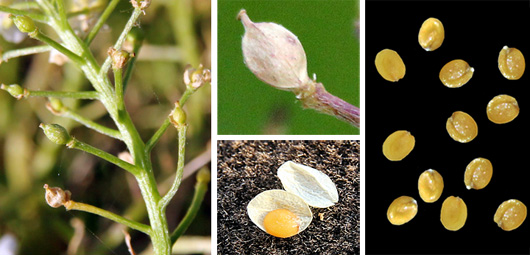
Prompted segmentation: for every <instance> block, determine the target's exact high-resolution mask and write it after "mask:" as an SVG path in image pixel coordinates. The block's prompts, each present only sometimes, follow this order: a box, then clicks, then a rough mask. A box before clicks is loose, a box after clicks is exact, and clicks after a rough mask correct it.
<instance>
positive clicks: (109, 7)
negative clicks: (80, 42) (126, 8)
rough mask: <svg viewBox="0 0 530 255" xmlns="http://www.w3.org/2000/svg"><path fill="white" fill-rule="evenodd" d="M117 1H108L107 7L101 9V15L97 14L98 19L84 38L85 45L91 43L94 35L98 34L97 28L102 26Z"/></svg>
mask: <svg viewBox="0 0 530 255" xmlns="http://www.w3.org/2000/svg"><path fill="white" fill-rule="evenodd" d="M119 2H120V0H112V1H110V3H109V5H107V8H105V11H103V13H102V14H101V16H99V19H98V21H97V22H96V24H95V25H94V27H93V28H92V30H90V32H89V33H88V36H87V37H86V39H85V44H86V45H90V43H92V40H94V38H96V35H97V34H98V32H99V30H100V29H101V27H103V25H104V24H105V22H106V21H107V19H108V18H109V16H110V14H111V13H112V12H113V11H114V9H115V8H116V6H117V5H118V3H119Z"/></svg>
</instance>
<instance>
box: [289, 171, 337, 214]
mask: <svg viewBox="0 0 530 255" xmlns="http://www.w3.org/2000/svg"><path fill="white" fill-rule="evenodd" d="M278 177H279V178H280V180H281V182H282V185H283V188H284V189H285V190H286V191H288V192H290V193H293V194H295V195H297V196H299V197H301V198H302V199H303V200H304V201H305V202H306V203H307V204H309V205H310V206H312V207H317V208H326V207H329V206H332V205H334V204H335V203H337V202H338V201H339V193H338V191H337V187H336V186H335V184H334V183H333V181H332V180H331V179H330V178H329V176H327V175H326V174H324V173H323V172H321V171H319V170H317V169H314V168H312V167H308V166H305V165H302V164H298V163H295V162H293V161H287V162H285V163H284V164H283V165H281V166H280V168H278Z"/></svg>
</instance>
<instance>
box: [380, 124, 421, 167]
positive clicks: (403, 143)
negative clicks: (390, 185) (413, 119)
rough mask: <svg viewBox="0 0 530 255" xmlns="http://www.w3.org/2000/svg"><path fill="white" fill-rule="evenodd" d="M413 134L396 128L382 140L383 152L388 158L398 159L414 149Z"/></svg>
mask: <svg viewBox="0 0 530 255" xmlns="http://www.w3.org/2000/svg"><path fill="white" fill-rule="evenodd" d="M415 143H416V141H415V139H414V136H412V135H411V134H410V132H409V131H406V130H398V131H396V132H394V133H392V134H390V135H389V136H388V137H387V138H386V140H385V141H384V142H383V154H384V155H385V157H386V158H387V159H388V160H391V161H400V160H402V159H403V158H405V157H406V156H407V155H409V153H410V152H411V151H412V149H414V144H415Z"/></svg>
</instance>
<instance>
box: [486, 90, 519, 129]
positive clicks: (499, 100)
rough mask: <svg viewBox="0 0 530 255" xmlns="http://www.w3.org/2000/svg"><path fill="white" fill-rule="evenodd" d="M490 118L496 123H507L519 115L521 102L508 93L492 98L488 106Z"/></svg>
mask: <svg viewBox="0 0 530 255" xmlns="http://www.w3.org/2000/svg"><path fill="white" fill-rule="evenodd" d="M486 113H487V114H488V119H489V120H491V121H492V122H493V123H496V124H505V123H508V122H510V121H512V120H513V119H515V117H517V115H519V104H517V100H515V98H513V97H511V96H508V95H498V96H496V97H494V98H493V99H491V100H490V102H489V103H488V106H487V108H486Z"/></svg>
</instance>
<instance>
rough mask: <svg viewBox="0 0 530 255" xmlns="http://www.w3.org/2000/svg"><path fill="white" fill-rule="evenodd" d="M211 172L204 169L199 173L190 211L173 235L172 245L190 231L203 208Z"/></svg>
mask: <svg viewBox="0 0 530 255" xmlns="http://www.w3.org/2000/svg"><path fill="white" fill-rule="evenodd" d="M201 175H202V176H205V175H207V176H208V177H207V178H200V176H201ZM209 175H210V171H208V168H203V169H201V170H199V173H197V183H196V184H195V192H194V193H193V199H192V200H191V205H190V207H188V211H187V212H186V215H184V218H182V220H181V221H180V223H179V225H178V226H177V228H175V230H174V231H173V233H171V243H172V244H174V243H175V242H176V241H177V240H178V239H179V237H180V236H182V234H184V232H185V231H186V230H187V229H188V227H189V226H190V224H191V222H192V221H193V219H195V216H196V215H197V212H198V211H199V208H200V207H201V204H202V201H203V200H204V196H205V195H206V191H208V183H209V182H210V178H209Z"/></svg>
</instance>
